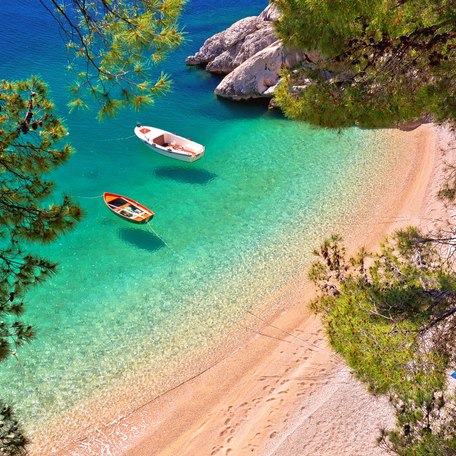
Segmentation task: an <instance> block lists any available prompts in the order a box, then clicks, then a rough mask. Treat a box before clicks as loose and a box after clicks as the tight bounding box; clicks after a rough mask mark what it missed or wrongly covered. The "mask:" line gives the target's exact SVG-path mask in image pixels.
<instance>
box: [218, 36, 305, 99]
mask: <svg viewBox="0 0 456 456" xmlns="http://www.w3.org/2000/svg"><path fill="white" fill-rule="evenodd" d="M305 57H306V56H305V54H304V53H302V52H291V51H289V50H287V49H285V48H284V46H283V44H282V43H281V41H280V40H277V41H275V42H274V43H273V44H271V45H270V46H268V47H267V48H265V49H263V50H262V51H260V52H257V53H256V54H255V55H253V56H252V57H250V58H249V59H247V60H246V61H245V62H244V63H242V64H241V65H240V66H238V67H237V68H236V69H235V70H233V71H232V72H231V73H230V74H229V75H228V76H226V77H225V78H224V79H223V80H222V82H221V83H220V84H219V85H218V86H217V88H216V89H215V93H216V94H217V95H219V96H221V97H225V98H232V99H234V100H242V99H248V98H260V97H267V98H270V97H272V95H273V93H274V88H275V87H276V86H277V84H278V83H279V81H280V71H281V69H282V68H283V67H292V66H295V65H296V64H298V63H300V62H302V61H303V60H304V59H305Z"/></svg>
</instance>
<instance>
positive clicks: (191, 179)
mask: <svg viewBox="0 0 456 456" xmlns="http://www.w3.org/2000/svg"><path fill="white" fill-rule="evenodd" d="M154 175H155V177H157V178H159V179H172V180H175V181H177V182H184V183H185V184H198V185H207V184H208V183H209V182H210V181H212V180H214V179H215V178H216V177H217V174H214V173H211V172H209V171H206V170H204V169H194V168H183V167H180V166H162V167H160V168H157V169H156V170H155V171H154Z"/></svg>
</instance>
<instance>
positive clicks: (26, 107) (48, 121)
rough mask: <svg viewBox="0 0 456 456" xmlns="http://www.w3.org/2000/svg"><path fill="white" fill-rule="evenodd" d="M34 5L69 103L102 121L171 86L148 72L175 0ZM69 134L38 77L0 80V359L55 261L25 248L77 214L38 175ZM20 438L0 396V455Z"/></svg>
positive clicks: (21, 447) (22, 330)
mask: <svg viewBox="0 0 456 456" xmlns="http://www.w3.org/2000/svg"><path fill="white" fill-rule="evenodd" d="M40 3H41V5H42V6H43V7H44V10H46V11H47V12H48V13H49V14H51V15H52V16H53V17H54V18H55V19H56V20H57V22H58V24H59V27H60V30H61V31H62V32H63V35H64V37H65V42H66V47H67V50H68V55H69V59H70V63H69V66H68V69H69V70H70V71H75V72H76V81H75V83H74V84H73V85H72V86H71V87H70V91H71V101H70V102H69V107H70V109H74V108H76V107H85V108H87V107H89V106H90V105H91V104H94V103H96V106H97V111H98V117H99V118H104V117H105V116H110V115H115V114H116V113H117V112H118V110H119V109H121V108H123V107H126V106H131V107H133V108H135V109H139V108H141V107H143V106H148V105H150V104H152V103H153V101H154V98H155V97H156V96H158V95H160V94H162V93H164V92H166V91H168V90H169V89H170V84H171V82H170V80H169V78H168V77H167V76H166V75H164V74H160V75H159V76H158V78H155V79H154V78H153V76H152V75H151V71H152V69H153V67H154V65H155V64H156V63H157V62H160V61H161V60H162V59H163V58H164V57H165V56H166V54H167V53H168V52H169V51H171V50H172V49H174V48H175V47H176V46H178V45H179V43H180V42H181V40H182V32H181V31H179V30H178V29H177V19H178V16H179V13H180V11H181V8H182V5H183V1H182V0H164V1H159V2H157V1H151V0H137V1H134V2H125V1H117V0H112V1H109V2H108V1H99V0H97V1H85V2H78V1H71V2H63V1H59V0H40ZM18 14H19V13H18ZM63 44H64V43H62V51H63V47H64V46H63ZM66 135H67V130H66V129H65V127H64V125H63V123H62V120H61V119H60V118H59V117H58V116H57V115H56V114H55V109H54V105H53V103H52V101H51V100H50V99H49V96H48V89H47V86H46V84H45V83H44V82H43V81H42V80H41V79H40V78H38V77H30V78H29V79H27V80H22V81H6V80H3V81H1V82H0V270H1V277H0V362H1V361H3V360H5V359H6V358H8V357H9V356H11V355H12V356H14V357H17V356H18V355H17V353H16V350H17V348H19V347H20V346H21V345H23V344H24V343H25V342H28V341H29V340H30V339H31V338H33V336H34V328H32V327H31V326H30V325H28V324H27V323H25V322H23V321H22V319H21V315H22V314H23V312H24V298H25V295H26V293H27V291H28V290H30V288H31V287H33V286H36V285H37V284H39V283H42V282H43V281H44V280H46V279H47V278H48V277H49V276H51V275H52V274H54V273H55V272H56V268H57V265H56V263H54V262H52V261H49V260H47V259H45V258H43V257H41V256H39V255H36V254H32V253H30V245H31V244H32V243H41V244H45V243H50V242H53V241H54V240H55V239H57V238H58V237H59V236H60V235H62V234H63V233H65V232H67V231H68V230H70V229H71V228H72V227H74V226H75V224H76V223H77V222H78V221H79V220H80V219H81V217H82V212H81V209H80V208H79V206H78V205H77V204H76V203H75V202H74V201H72V199H71V198H70V197H69V196H63V197H62V199H61V201H60V202H55V201H54V200H55V196H54V187H55V186H54V183H53V182H52V181H51V180H50V179H47V178H46V177H45V175H46V174H47V173H49V172H50V171H53V170H55V169H56V168H58V167H59V166H61V165H62V164H64V163H65V162H67V160H68V159H69V158H70V156H71V154H72V153H73V150H72V148H71V146H69V145H68V144H65V143H64V138H65V136H66ZM43 305H44V303H43ZM26 443H27V439H26V438H25V437H24V434H23V433H22V430H21V428H20V426H19V424H18V423H17V421H16V419H15V418H14V414H13V412H12V409H11V407H9V406H7V405H5V404H3V403H1V402H0V453H1V454H3V455H8V456H13V455H17V454H23V453H24V452H25V445H26Z"/></svg>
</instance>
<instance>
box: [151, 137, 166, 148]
mask: <svg viewBox="0 0 456 456" xmlns="http://www.w3.org/2000/svg"><path fill="white" fill-rule="evenodd" d="M152 142H153V143H154V144H157V146H163V145H165V135H160V136H157V137H156V138H154V139H153V140H152Z"/></svg>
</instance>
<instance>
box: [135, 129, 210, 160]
mask: <svg viewBox="0 0 456 456" xmlns="http://www.w3.org/2000/svg"><path fill="white" fill-rule="evenodd" d="M135 135H136V136H137V137H138V138H139V139H140V140H141V141H142V142H143V143H144V144H146V145H147V146H149V147H151V148H152V149H154V150H155V152H158V153H159V154H161V155H164V156H165V157H170V158H175V159H176V160H182V161H186V162H194V161H195V160H198V159H199V158H201V157H202V156H203V155H204V150H205V147H204V146H202V145H201V144H198V143H196V142H194V141H191V140H190V139H186V138H183V137H182V136H177V135H175V134H174V133H169V132H167V131H165V130H160V129H159V128H154V127H144V126H142V125H139V124H138V125H137V126H136V128H135Z"/></svg>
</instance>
